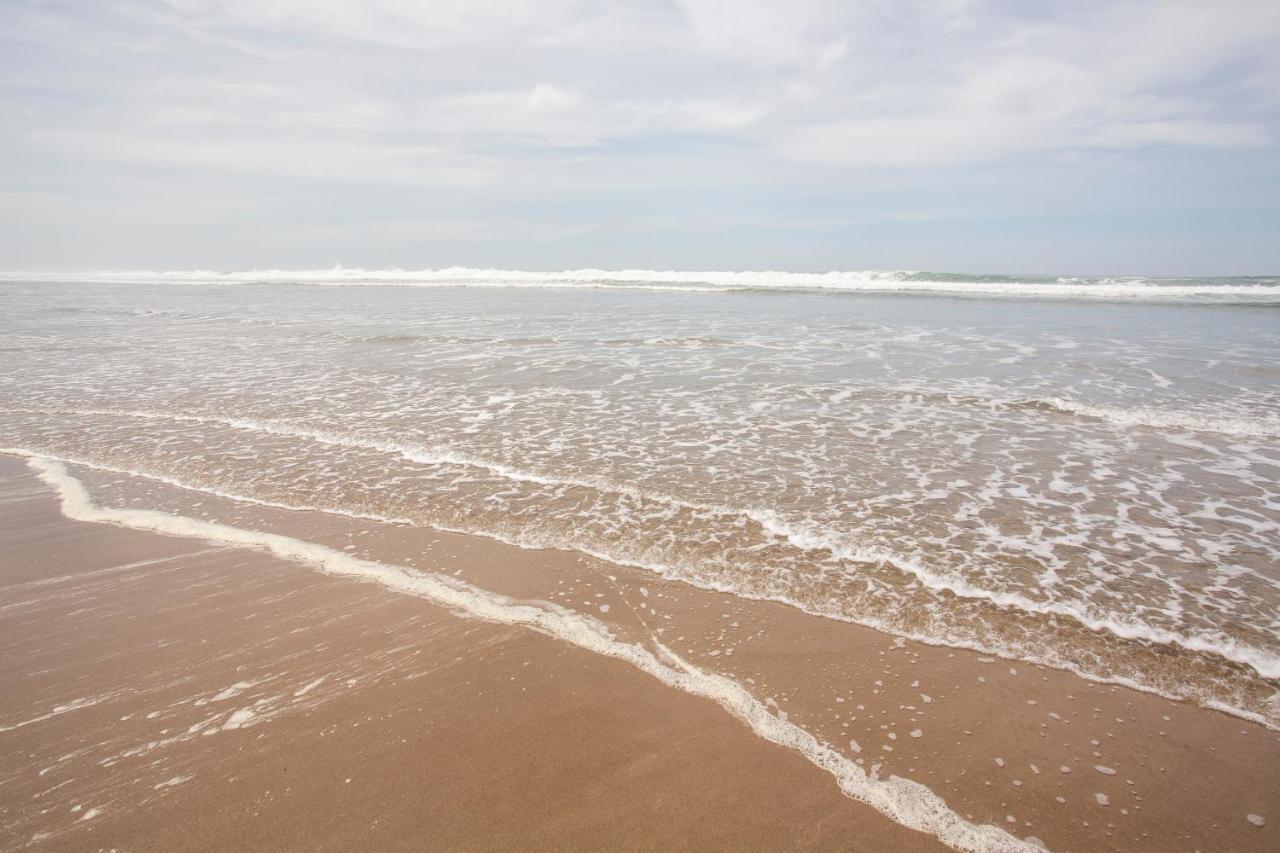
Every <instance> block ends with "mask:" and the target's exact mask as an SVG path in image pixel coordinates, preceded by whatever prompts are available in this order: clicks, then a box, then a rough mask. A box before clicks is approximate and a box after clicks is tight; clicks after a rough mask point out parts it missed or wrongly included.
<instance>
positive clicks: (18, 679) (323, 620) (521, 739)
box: [0, 459, 1280, 851]
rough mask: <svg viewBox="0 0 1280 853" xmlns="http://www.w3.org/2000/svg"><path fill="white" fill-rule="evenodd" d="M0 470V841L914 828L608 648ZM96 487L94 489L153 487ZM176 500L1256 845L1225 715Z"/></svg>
mask: <svg viewBox="0 0 1280 853" xmlns="http://www.w3.org/2000/svg"><path fill="white" fill-rule="evenodd" d="M0 474H3V480H0V483H2V486H0V508H2V509H0V543H3V545H2V547H3V550H0V554H2V555H3V556H2V557H0V560H2V562H0V584H3V586H2V587H0V644H2V647H3V649H4V654H3V659H2V662H0V685H2V686H3V690H0V768H2V769H0V828H2V834H0V837H2V838H3V844H2V845H0V847H2V848H3V849H6V850H7V849H25V848H26V847H27V846H28V845H30V846H31V848H32V849H69V850H70V849H97V848H99V847H102V848H105V849H110V848H112V847H115V848H118V849H130V850H145V849H153V850H169V849H225V848H228V847H233V848H239V849H329V848H335V849H336V848H343V849H352V848H355V849H393V848H398V847H399V848H412V849H512V848H516V847H520V848H534V849H651V848H664V849H797V848H808V849H857V850H878V849H883V850H898V849H925V848H928V849H936V848H938V847H939V846H940V845H938V843H937V842H936V840H934V839H932V838H930V837H928V836H926V835H923V834H921V833H917V832H913V831H910V830H907V829H905V828H903V827H901V826H899V825H897V824H895V823H893V822H892V821H891V820H889V819H888V818H887V817H885V816H883V815H881V814H880V813H878V812H876V811H874V810H873V809H871V808H870V807H868V806H866V805H863V804H861V803H859V802H856V801H854V800H851V799H849V798H847V797H844V796H843V795H841V794H840V792H839V790H838V788H837V787H836V784H835V782H834V780H833V778H832V777H831V776H830V775H828V774H827V773H826V772H824V771H822V770H821V769H819V768H817V767H816V766H814V765H813V764H811V763H809V762H808V761H807V760H806V759H805V758H804V757H802V756H801V755H799V754H798V753H795V752H791V751H789V750H786V749H783V748H781V747H778V746H775V745H773V744H770V743H768V742H766V741H763V740H762V739H760V738H758V737H756V736H755V735H754V734H753V733H752V732H751V731H750V730H749V729H748V728H747V727H746V726H745V725H743V724H742V723H741V722H739V721H738V720H736V719H734V718H733V717H732V716H730V715H729V714H727V713H726V712H725V711H724V710H722V709H721V708H720V707H718V706H716V705H715V704H713V703H711V702H709V701H706V700H704V699H700V698H697V697H694V696H689V695H686V694H682V693H680V692H678V691H676V690H673V689H671V688H669V687H666V686H664V685H663V684H661V683H660V682H658V681H657V680H655V679H653V678H650V677H649V676H647V675H645V674H643V673H641V672H639V671H638V670H636V669H634V668H632V667H631V666H629V665H628V664H626V663H623V662H620V661H615V660H609V659H604V658H600V657H598V656H595V655H592V654H590V653H588V652H586V651H583V650H581V649H578V648H576V647H573V646H569V645H567V644H565V643H562V642H560V641H558V640H555V639H553V638H550V637H547V636H544V635H541V634H538V633H535V632H532V631H530V630H527V629H524V628H517V627H510V626H499V625H493V624H489V623H484V622H480V621H477V620H473V619H462V618H459V617H458V616H456V615H454V614H452V613H450V612H448V611H445V610H443V609H441V608H439V607H436V606H434V605H432V604H431V603H429V602H427V601H423V600H422V599H418V598H413V597H408V596H403V595H398V594H396V593H393V592H390V591H387V590H385V589H383V588H380V587H378V586H375V585H372V584H365V583H358V582H353V581H349V580H342V579H337V578H332V577H328V576H325V575H322V574H319V573H316V572H314V571H311V570H308V569H307V568H306V567H305V566H303V565H300V564H297V563H291V562H286V561H282V560H279V559H275V558H273V557H270V556H267V555H265V554H261V553H258V552H255V551H251V550H246V549H236V548H228V547H217V546H213V545H211V544H209V543H206V542H202V541H199V540H193V539H182V538H174V537H166V536H159V535H155V534H150V533H142V532H138V531H132V530H125V529H120V528H115V527H111V526H109V525H103V524H89V523H83V522H74V521H69V520H66V519H65V518H64V517H63V516H62V515H61V513H60V512H59V509H58V503H57V500H56V498H55V496H54V493H53V492H52V490H50V489H49V488H48V487H47V486H45V485H44V484H43V483H41V482H40V481H39V480H37V479H36V477H35V476H34V475H33V474H32V473H31V472H30V471H29V470H28V469H27V468H26V466H25V464H24V463H23V462H21V461H19V460H12V459H8V460H0ZM83 474H84V472H77V476H82V475H83ZM100 480H101V481H100V482H96V483H92V484H91V485H94V486H95V487H96V488H95V489H94V492H95V495H96V494H98V493H99V490H101V492H102V494H103V495H104V503H106V504H107V505H112V506H115V505H118V502H119V501H125V500H128V499H130V494H132V499H133V500H136V501H137V502H138V505H148V504H150V503H151V502H156V501H160V502H163V501H169V502H170V506H169V508H170V509H171V510H173V509H175V507H173V506H172V503H173V502H175V501H181V500H184V498H183V497H182V496H181V495H179V494H176V493H175V494H163V491H164V490H163V489H158V488H157V489H152V490H151V491H149V492H146V493H143V492H138V491H137V490H136V489H135V491H134V492H133V493H127V492H126V491H124V490H123V486H113V485H112V484H111V483H110V482H108V480H109V478H100ZM113 489H117V491H113ZM185 499H186V500H190V498H189V497H188V498H185ZM184 511H185V512H187V513H189V514H191V515H197V514H198V515H201V516H202V517H217V518H219V519H221V520H223V521H225V522H226V523H238V524H242V525H252V526H253V527H255V528H257V529H271V530H275V531H279V532H283V533H286V534H288V535H291V536H297V537H299V538H303V539H305V540H306V541H316V542H326V543H328V544H330V545H331V546H333V547H341V548H345V549H349V550H353V551H355V552H357V553H361V554H369V555H371V556H375V557H376V558H377V559H381V560H387V561H395V562H397V563H398V564H405V565H416V566H418V567H420V568H424V569H431V570H439V571H445V570H448V571H450V572H451V573H452V572H458V573H460V575H461V576H462V577H463V578H465V579H466V580H468V581H470V582H472V583H475V584H477V585H479V586H482V587H484V588H487V589H492V590H495V591H498V592H502V593H505V594H507V595H511V596H515V597H528V598H542V599H546V600H551V601H558V602H559V603H561V604H563V605H564V606H577V607H580V608H588V607H590V608H592V609H594V610H599V611H600V612H602V613H607V614H608V615H609V618H610V620H611V625H613V626H614V627H615V628H616V629H617V630H618V631H619V632H623V633H627V632H631V633H632V634H634V635H635V636H636V637H638V638H643V637H645V636H649V637H654V638H656V637H661V638H662V641H663V642H665V643H668V644H670V645H671V646H672V647H673V648H676V649H677V650H678V651H679V652H680V654H681V655H682V656H684V657H686V659H689V660H691V661H692V662H694V663H696V664H698V665H701V666H705V667H707V668H709V669H714V670H715V671H719V672H722V673H725V674H728V675H731V676H733V677H734V678H735V679H737V680H738V681H740V682H742V683H745V684H747V685H748V686H749V687H750V688H751V689H752V692H753V693H754V694H755V695H757V696H758V697H759V698H760V699H761V700H762V701H766V702H768V703H769V704H770V707H773V708H775V709H776V710H777V712H778V713H779V714H786V715H787V716H788V718H789V719H791V720H792V721H794V722H796V723H798V724H799V725H801V726H803V727H804V728H805V729H807V730H809V731H810V732H812V733H814V734H815V735H817V736H818V737H819V738H820V739H822V740H824V741H826V742H827V743H830V744H832V745H834V746H836V747H838V748H840V749H842V750H843V751H845V752H846V753H847V754H848V755H850V756H856V760H858V761H859V762H860V763H861V764H862V766H863V767H864V768H865V769H867V770H868V771H870V772H874V773H876V774H878V775H879V776H880V777H882V778H884V777H887V776H889V775H891V774H896V775H900V776H904V777H906V778H910V779H914V780H916V781H918V782H921V783H923V784H925V785H927V786H929V788H931V789H932V790H933V791H934V792H935V793H937V794H938V795H940V796H942V797H943V798H944V799H945V800H946V802H947V804H948V805H949V806H950V807H951V808H952V809H953V810H955V811H956V812H958V813H959V814H961V815H962V816H965V817H966V818H968V819H970V820H973V821H974V822H977V823H997V824H999V825H1002V826H1004V827H1005V828H1007V829H1008V831H1009V832H1011V833H1013V834H1015V835H1017V836H1019V837H1024V838H1025V837H1029V836H1034V837H1036V838H1038V839H1040V840H1042V841H1043V842H1044V843H1045V844H1046V845H1047V846H1048V847H1049V848H1050V849H1055V850H1056V849H1063V850H1069V849H1070V850H1104V849H1114V850H1153V851H1154V850H1175V849H1185V850H1192V849H1201V850H1210V849H1213V850H1267V849H1275V847H1276V845H1277V844H1278V843H1280V842H1278V841H1277V838H1278V837H1277V836H1276V835H1275V832H1276V828H1275V827H1276V822H1277V820H1280V778H1278V777H1280V773H1278V772H1277V770H1276V768H1277V767H1280V737H1278V736H1277V733H1275V732H1273V731H1270V730H1267V729H1265V728H1263V727H1262V726H1259V725H1256V724H1253V723H1249V722H1246V721H1243V720H1240V719H1237V718H1233V717H1229V716H1227V715H1225V714H1221V713H1218V712H1214V711H1209V710H1205V709H1201V708H1197V707H1194V706H1191V705H1187V704H1184V703H1175V702H1170V701H1168V700H1165V699H1162V698H1160V697H1158V696H1153V695H1151V694H1145V693H1138V692H1136V691H1133V690H1128V689H1125V688H1119V687H1113V686H1105V685H1098V684H1094V683H1092V682H1088V681H1085V680H1083V679H1080V678H1078V677H1076V676H1073V675H1071V674H1069V673H1063V672H1059V671H1053V670H1046V669H1041V668H1037V667H1032V666H1026V665H1022V664H1018V663H1016V662H1009V661H1002V660H995V659H992V658H986V657H983V656H981V655H979V654H976V653H971V652H966V651H958V650H952V649H946V648H936V647H929V646H924V645H921V644H918V643H912V642H904V641H900V640H895V639H894V638H892V637H888V636H886V635H884V634H881V633H878V632H876V631H872V630H869V629H866V628H861V627H859V626H855V625H849V624H843V623H837V622H832V621H829V620H823V619H817V618H814V617H810V616H806V615H804V614H802V613H800V612H798V611H796V610H794V609H792V608H789V607H785V606H782V605H776V604H770V603H764V602H748V601H743V600H741V599H737V598H733V597H731V596H727V595H723V594H720V593H715V592H708V591H703V590H697V589H693V588H690V587H688V586H686V585H683V584H678V583H674V582H668V581H664V580H662V579H661V578H655V577H654V576H652V575H651V574H649V573H645V572H642V571H639V570H635V569H627V568H625V567H619V566H613V565H611V564H602V563H599V562H598V561H592V560H590V559H587V558H582V557H580V556H576V555H571V554H568V553H565V552H558V551H550V550H549V551H536V552H530V551H521V550H519V549H515V548H511V547H508V546H504V545H501V544H499V543H495V542H492V541H488V540H481V539H476V538H474V537H467V536H455V535H450V534H438V533H434V532H429V531H423V530H421V529H417V528H406V527H391V526H380V527H377V528H371V527H370V525H368V524H367V523H364V522H360V521H355V520H352V519H343V518H339V517H334V516H328V515H323V514H319V513H296V512H283V511H271V510H268V509H264V508H246V507H243V506H237V505H233V504H232V503H231V502H222V503H220V502H218V501H214V500H211V499H209V498H207V497H205V496H202V497H201V500H200V501H199V502H198V503H196V502H193V503H192V504H191V505H190V506H188V507H186V508H185V510H184ZM1064 770H1065V772H1064ZM348 780H349V781H348ZM1250 815H1256V816H1260V817H1262V818H1263V819H1264V820H1265V822H1266V823H1265V825H1264V826H1261V827H1259V826H1255V825H1254V824H1253V823H1251V822H1250V821H1249V816H1250ZM37 839H38V840H37Z"/></svg>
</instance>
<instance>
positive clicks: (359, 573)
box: [25, 454, 1042, 851]
mask: <svg viewBox="0 0 1280 853" xmlns="http://www.w3.org/2000/svg"><path fill="white" fill-rule="evenodd" d="M25 455H26V458H27V460H28V462H29V464H30V465H31V467H32V468H33V469H34V470H35V471H36V472H37V474H38V475H39V477H40V479H41V480H42V481H44V482H45V483H46V484H48V485H49V486H50V487H52V488H53V489H54V490H55V491H56V492H57V494H58V497H59V500H60V502H61V506H62V512H63V514H64V515H66V516H67V518H70V519H73V520H76V521H87V522H97V523H103V524H113V525H117V526H121V527H128V528H131V529H134V530H143V531H148V532H152V533H159V534H163V535H166V536H184V537H191V538H198V539H205V540H209V541H215V542H220V543H225V544H227V545H233V546H240V547H249V548H257V549H261V550H265V551H267V552H269V553H271V554H272V555H274V556H276V557H279V558H281V559H285V560H290V561H292V562H298V563H303V564H306V565H309V566H312V567H314V568H316V569H319V570H320V571H322V572H324V573H326V574H330V575H339V576H344V577H352V578H356V579H360V580H366V581H373V582H376V583H379V584H382V585H383V586H385V587H387V588H388V589H391V590H394V591H396V592H401V593H406V594H409V595H416V596H419V597H422V598H426V599H429V600H431V601H433V602H435V603H436V604H439V605H442V606H444V607H447V608H449V609H450V610H452V611H454V612H455V613H459V614H462V615H466V616H470V617H474V618H478V619H483V620H485V621H488V622H496V623H500V624H506V625H521V626H525V627H528V628H532V629H534V630H537V631H540V632H541V633H544V634H548V635H550V636H552V637H556V638H558V639H560V640H563V641H566V642H568V643H571V644H573V645H575V646H578V647H579V648H582V649H586V650H587V651H591V652H595V653H596V654H600V655H604V656H606V657H611V658H616V659H619V660H623V661H626V662H628V663H630V664H631V665H633V666H635V667H636V668H637V669H639V670H641V671H643V672H645V673H647V674H649V675H651V676H653V677H654V678H656V679H658V680H659V681H661V682H662V683H664V684H666V685H668V686H670V687H674V688H676V689H677V690H682V691H684V692H686V693H690V694H692V695H694V696H700V697H703V698H706V699H710V700H712V701H714V702H716V703H717V704H719V705H720V706H721V707H723V708H724V709H725V710H727V711H729V712H730V713H731V714H733V715H734V716H735V717H737V718H738V719H740V720H742V721H743V722H744V723H746V724H747V725H748V726H749V727H750V728H751V729H752V731H754V732H755V733H756V734H757V735H759V736H760V737H761V738H763V739H765V740H767V741H769V742H771V743H775V744H777V745H779V746H783V747H786V748H788V749H792V750H795V751H796V752H799V753H800V754H802V755H803V756H804V757H805V758H807V759H809V761H810V762H812V763H813V764H814V765H816V766H818V767H820V768H822V769H823V770H826V771H827V772H828V773H830V774H831V775H832V776H833V777H835V780H836V782H837V784H838V785H839V786H840V790H841V791H842V792H844V794H845V795H846V796H848V797H851V798H852V799H855V800H859V801H861V802H864V803H866V804H868V805H870V806H872V807H873V808H875V809H876V810H877V811H879V812H881V813H882V814H884V815H885V816H887V817H889V818H891V819H893V820H894V821H896V822H898V823H900V824H902V825H903V826H906V827H909V828H911V829H916V830H919V831H921V832H926V833H928V834H930V835H933V836H935V837H936V838H938V839H939V840H940V841H942V842H943V843H945V844H947V845H949V846H951V847H953V848H955V849H957V850H973V851H1034V850H1038V849H1042V848H1041V847H1040V846H1038V845H1036V844H1033V843H1032V842H1030V841H1024V840H1022V839H1019V838H1016V837H1015V836H1013V835H1010V834H1009V833H1008V832H1006V831H1005V830H1003V829H1001V828H1000V827H997V826H991V825H978V824H974V823H970V822H969V821H967V820H965V819H964V818H962V817H960V816H959V815H958V814H956V813H955V812H953V811H952V810H951V809H950V808H948V807H947V805H946V803H945V802H943V800H942V799H941V798H940V797H939V796H938V795H937V794H935V793H933V792H932V791H931V790H929V789H928V788H927V787H925V786H924V785H921V784H920V783H918V782H913V781H911V780H909V779H903V778H901V777H899V776H890V777H889V778H887V779H879V778H873V777H870V776H868V775H867V774H866V772H864V771H863V770H862V768H860V767H858V766H857V765H856V764H854V763H853V762H851V761H850V760H849V759H848V758H846V757H845V756H843V755H841V754H840V753H839V752H838V751H836V750H835V749H833V748H832V747H830V746H828V745H827V744H824V743H822V742H821V741H819V740H818V739H817V738H815V737H814V736H813V735H812V734H811V733H809V732H808V731H806V730H804V729H802V728H800V727H799V726H797V725H795V724H794V723H791V722H789V721H787V720H783V719H780V718H778V717H776V716H774V715H773V714H772V713H770V712H769V710H768V709H767V708H766V707H765V706H764V705H763V704H762V703H761V702H759V701H758V700H757V699H756V698H755V697H754V696H752V695H751V693H750V692H748V691H747V690H746V689H745V688H743V687H742V685H740V684H738V683H737V682H736V681H733V680H732V679H729V678H726V677H724V676H722V675H719V674H717V673H713V672H707V671H705V670H702V669H699V668H698V667H696V666H694V665H692V664H690V663H687V662H685V661H683V660H681V659H680V658H679V657H678V656H677V655H676V654H675V653H674V652H672V651H671V650H669V649H667V648H666V647H664V646H662V645H661V644H656V645H657V647H658V650H659V652H660V653H661V654H662V656H663V657H664V658H665V659H666V660H667V661H668V663H664V662H663V661H661V660H659V659H658V657H657V656H656V655H654V653H653V652H651V651H649V650H648V649H646V648H644V647H643V646H640V645H638V644H632V643H624V642H620V641H618V640H616V639H614V638H613V636H612V634H611V633H610V632H609V630H608V628H606V627H605V626H604V625H603V624H602V623H600V622H598V621H597V620H595V619H593V618H591V617H589V616H584V615H581V614H577V613H574V612H572V611H569V610H565V609H563V608H560V607H557V606H555V605H552V604H549V603H542V602H538V603H533V602H519V601H515V600H513V599H510V598H507V597H506V596H502V595H498V594H496V593H492V592H488V591H485V590H482V589H480V588H478V587H475V586H472V585H470V584H467V583H464V582H461V581H458V580H457V579H455V578H450V577H447V576H444V575H436V574H431V573H426V572H419V571H415V570H412V569H408V568H405V567H402V566H394V565H390V564H388V563H381V562H376V561H372V560H362V559H359V558H357V557H353V556H351V555H350V554H346V553H344V552H341V551H336V550H334V549H332V548H328V547H325V546H322V545H316V544H313V543H310V542H304V541H302V540H299V539H294V538H292V537H288V536H281V535H279V534H274V533H264V532H260V531H254V530H246V529H243V528H238V527H231V526H229V525H225V524H219V523H216V522H211V521H202V520H200V519H195V518H188V517H185V516H180V515H172V514H170V513H166V512H158V511H155V510H139V509H112V508H109V507H101V506H98V505H97V504H95V503H94V502H93V499H92V498H91V497H90V496H89V493H88V492H87V491H86V490H85V488H84V486H83V485H82V484H81V483H80V481H79V480H77V479H76V478H75V477H73V476H71V475H70V474H69V473H68V472H67V470H66V468H65V467H63V465H62V464H61V463H60V462H58V461H55V460H53V459H49V458H47V457H43V456H39V455H34V454H25Z"/></svg>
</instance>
